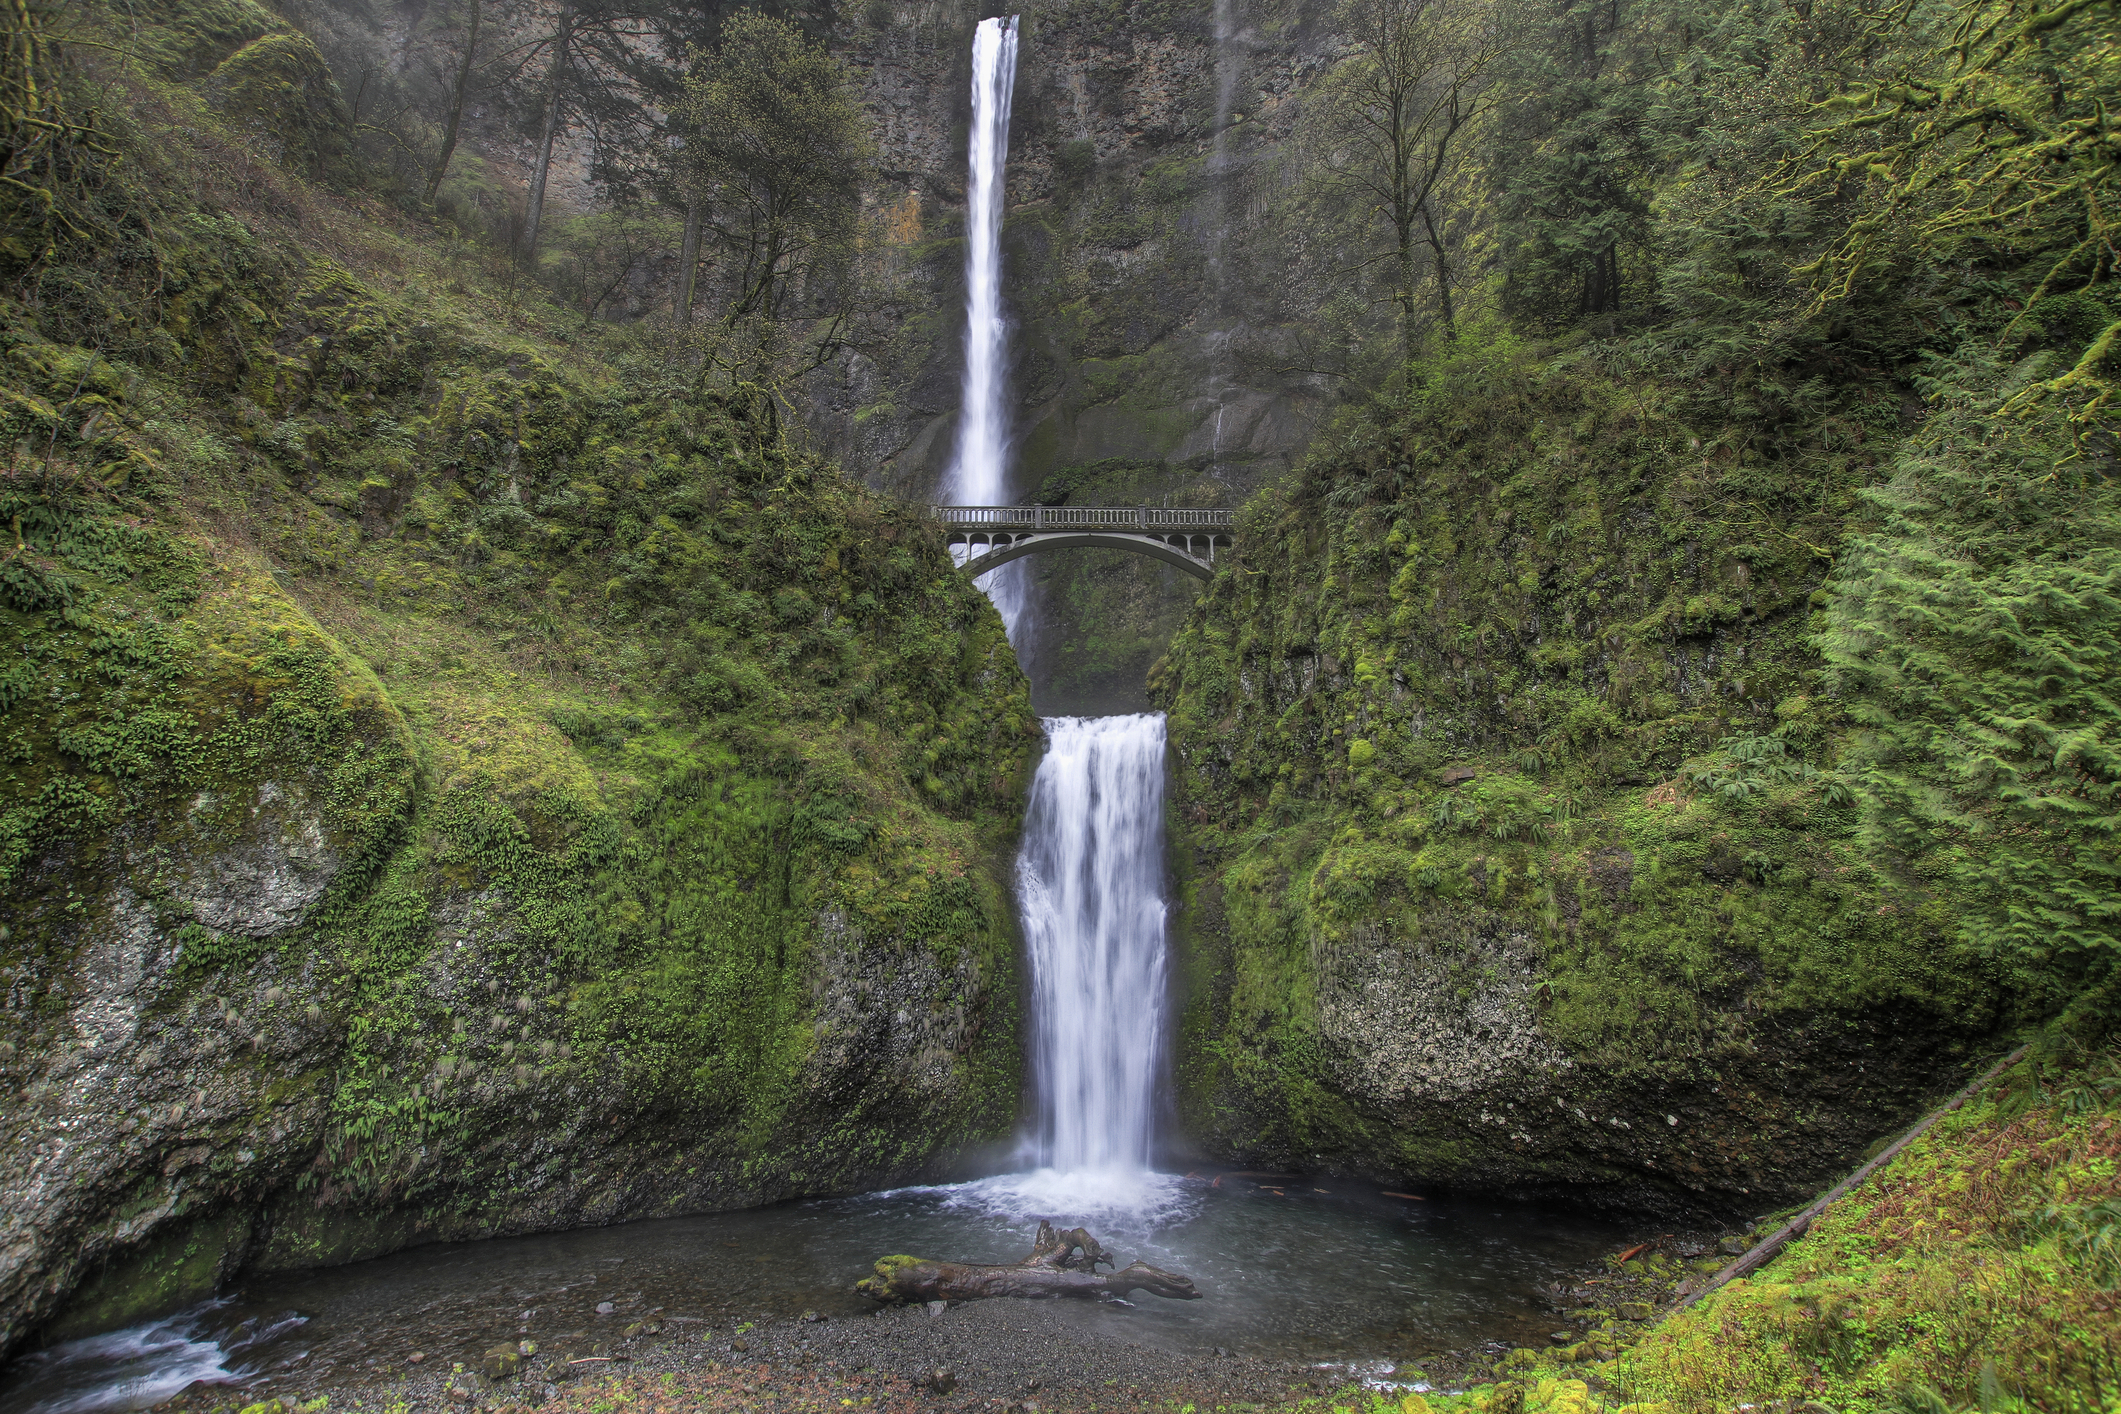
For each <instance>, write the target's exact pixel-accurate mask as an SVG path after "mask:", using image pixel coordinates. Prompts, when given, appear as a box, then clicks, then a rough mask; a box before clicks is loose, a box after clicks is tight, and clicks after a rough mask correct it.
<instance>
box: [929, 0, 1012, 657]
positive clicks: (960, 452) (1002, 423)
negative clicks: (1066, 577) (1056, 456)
mask: <svg viewBox="0 0 2121 1414" xmlns="http://www.w3.org/2000/svg"><path fill="white" fill-rule="evenodd" d="M1015 91H1016V16H1014V15H1010V16H1008V17H1006V18H1004V17H1001V16H996V17H995V18H993V19H987V20H981V21H980V24H979V29H978V31H977V32H976V33H975V34H974V35H973V39H972V132H971V138H970V141H969V143H968V144H967V152H966V166H967V177H966V183H965V376H964V397H963V401H962V405H961V408H960V411H959V414H958V424H957V449H956V453H955V455H954V456H953V457H952V458H951V462H950V469H949V470H948V471H947V472H946V473H945V474H944V476H943V499H944V500H947V501H955V502H958V503H959V504H962V505H976V506H995V505H1001V504H1003V503H1004V502H1006V501H1007V500H1008V483H1007V478H1006V475H1005V473H1006V471H1007V462H1008V456H1009V405H1008V383H1009V320H1008V315H1007V314H1006V313H1005V312H1004V310H1003V308H1002V212H1003V207H1004V199H1003V198H1004V186H1005V184H1006V183H1005V174H1006V169H1007V167H1008V164H1009V105H1010V102H1011V99H1012V98H1013V96H1014V94H1015ZM984 578H985V583H984V587H985V589H986V591H987V597H988V598H990V599H992V600H993V601H994V607H995V608H997V609H999V610H1000V611H1001V615H1002V623H1003V625H1004V626H1005V627H1006V628H1007V629H1008V631H1009V637H1010V640H1011V641H1012V642H1013V641H1014V640H1015V638H1016V625H1017V620H1018V619H1019V618H1020V617H1021V616H1022V611H1023V598H1024V592H1023V567H1022V566H1021V565H1004V566H1002V567H1001V568H1000V569H997V570H994V571H992V572H990V573H989V574H987V575H986V576H985V577H984Z"/></svg>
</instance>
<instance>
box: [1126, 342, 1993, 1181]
mask: <svg viewBox="0 0 2121 1414" xmlns="http://www.w3.org/2000/svg"><path fill="white" fill-rule="evenodd" d="M1536 358H1537V356H1536V355H1532V354H1525V355H1522V356H1521V357H1520V359H1519V360H1518V361H1517V363H1516V364H1514V365H1513V364H1512V363H1511V362H1510V361H1509V360H1507V359H1504V358H1502V357H1500V356H1495V355H1489V354H1483V355H1482V360H1483V361H1482V362H1481V364H1480V366H1479V367H1478V368H1477V369H1475V368H1471V367H1468V368H1465V369H1462V370H1458V371H1456V372H1454V371H1452V370H1450V369H1448V368H1445V369H1443V370H1441V372H1440V374H1439V378H1440V380H1441V382H1440V386H1442V387H1445V388H1447V389H1448V396H1444V397H1439V398H1437V399H1436V401H1435V404H1434V406H1435V408H1436V409H1438V410H1437V411H1436V412H1434V413H1433V414H1423V415H1421V416H1417V417H1410V418H1409V419H1408V420H1407V422H1406V424H1405V425H1394V426H1391V427H1389V428H1387V429H1383V430H1382V431H1381V434H1380V436H1379V439H1378V442H1379V445H1378V447H1377V448H1375V449H1372V450H1371V451H1369V452H1367V453H1364V452H1354V453H1350V454H1349V456H1348V459H1347V461H1346V462H1345V463H1343V462H1339V461H1335V460H1333V459H1330V458H1327V457H1323V456H1321V457H1320V458H1318V459H1317V460H1316V461H1314V462H1313V463H1312V464H1310V465H1309V466H1308V467H1307V468H1306V470H1305V471H1304V472H1303V473H1300V474H1299V475H1298V476H1296V477H1291V478H1289V480H1288V481H1286V482H1284V483H1283V486H1282V488H1281V494H1280V495H1278V496H1277V497H1275V498H1271V499H1269V498H1261V500H1260V501H1259V502H1257V503H1255V504H1254V506H1252V507H1251V508H1250V509H1249V510H1248V513H1247V516H1246V520H1245V521H1244V522H1243V523H1242V525H1241V531H1240V535H1239V539H1238V557H1239V563H1238V564H1237V565H1236V566H1235V567H1234V569H1233V570H1232V572H1230V573H1226V574H1222V575H1218V576H1217V578H1216V580H1215V582H1214V583H1213V584H1212V585H1211V586H1210V587H1209V589H1208V591H1207V592H1206V593H1205V594H1204V595H1203V596H1202V598H1201V599H1200V600H1199V601H1198V602H1197V603H1196V605H1195V606H1194V609H1193V611H1192V612H1191V614H1190V615H1189V617H1188V618H1187V620H1186V623H1185V624H1184V626H1183V628H1182V629H1181V631H1180V633H1179V634H1178V636H1177V638H1176V640H1175V641H1174V642H1173V644H1172V646H1171V649H1170V652H1169V654H1168V656H1167V658H1166V660H1165V662H1164V664H1163V665H1162V667H1160V668H1159V669H1158V671H1157V673H1156V675H1155V678H1154V681H1153V684H1152V687H1153V692H1154V695H1155V698H1156V701H1157V704H1158V705H1159V706H1162V707H1164V708H1166V709H1167V710H1168V711H1169V713H1170V728H1169V730H1170V740H1171V743H1172V750H1173V756H1174V768H1173V787H1172V791H1171V797H1170V798H1171V801H1172V820H1173V828H1172V834H1171V838H1172V841H1173V844H1174V847H1175V849H1176V851H1177V853H1178V857H1179V863H1180V869H1179V873H1180V877H1181V878H1182V880H1183V881H1184V886H1185V891H1186V892H1185V904H1184V908H1183V910H1182V915H1181V918H1182V928H1181V931H1180V934H1179V937H1180V942H1181V955H1182V959H1183V964H1182V968H1181V971H1182V974H1183V976H1184V978H1185V1020H1184V1023H1183V1025H1182V1026H1181V1028H1180V1033H1179V1034H1180V1037H1181V1047H1180V1049H1181V1056H1180V1063H1179V1075H1180V1082H1181V1083H1180V1091H1181V1100H1180V1109H1181V1113H1182V1114H1183V1115H1184V1117H1185V1118H1186V1120H1187V1121H1188V1123H1189V1125H1190V1128H1191V1131H1192V1133H1193V1134H1194V1135H1195V1136H1197V1138H1198V1140H1199V1142H1200V1143H1201V1144H1202V1145H1203V1147H1204V1148H1205V1149H1206V1150H1207V1151H1208V1152H1209V1153H1211V1154H1212V1155H1214V1156H1215V1157H1216V1158H1218V1159H1227V1160H1229V1161H1232V1162H1238V1163H1243V1164H1245V1165H1247V1166H1260V1165H1295V1166H1303V1165H1314V1164H1315V1165H1319V1166H1324V1167H1330V1168H1336V1169H1341V1170H1345V1171H1349V1172H1359V1173H1365V1174H1369V1175H1372V1176H1375V1177H1377V1178H1379V1179H1382V1180H1386V1181H1388V1182H1391V1183H1394V1184H1399V1185H1406V1184H1420V1183H1427V1184H1433V1185H1437V1186H1440V1187H1460V1188H1466V1189H1475V1190H1480V1191H1489V1192H1507V1193H1519V1194H1526V1195H1538V1194H1545V1195H1550V1196H1566V1197H1568V1198H1569V1199H1570V1200H1572V1201H1579V1202H1580V1201H1599V1202H1607V1203H1613V1204H1616V1205H1624V1206H1628V1207H1634V1208H1643V1207H1650V1208H1656V1207H1666V1208H1674V1209H1678V1208H1688V1207H1694V1208H1712V1209H1726V1210H1728V1209H1734V1208H1735V1209H1740V1210H1751V1211H1754V1212H1758V1211H1761V1210H1765V1209H1772V1208H1774V1207H1777V1206H1780V1205H1782V1204H1784V1203H1787V1202H1790V1201H1793V1200H1796V1199H1798V1198H1801V1197H1804V1196H1806V1195H1807V1194H1809V1193H1811V1192H1814V1191H1816V1188H1817V1187H1818V1186H1819V1185H1820V1184H1821V1181H1822V1180H1826V1179H1829V1178H1830V1177H1831V1176H1832V1175H1833V1174H1834V1173H1835V1172H1836V1171H1837V1170H1838V1169H1840V1168H1842V1167H1843V1166H1844V1165H1846V1164H1847V1163H1848V1161H1849V1160H1850V1159H1851V1158H1852V1157H1853V1156H1855V1155H1858V1154H1860V1153H1861V1152H1862V1150H1863V1149H1864V1148H1865V1147H1866V1146H1867V1145H1869V1144H1870V1143H1871V1142H1873V1141H1874V1140H1876V1139H1877V1138H1878V1137H1880V1136H1881V1135H1883V1134H1886V1133H1888V1132H1890V1131H1891V1130H1893V1129H1894V1128H1895V1127H1897V1126H1898V1125H1900V1124H1902V1123H1904V1122H1905V1121H1907V1120H1908V1119H1909V1118H1911V1117H1912V1116H1913V1115H1914V1114H1916V1113H1918V1112H1919V1111H1920V1110H1921V1108H1922V1107H1923V1104H1924V1102H1925V1101H1926V1100H1928V1099H1929V1098H1931V1097H1932V1096H1935V1095H1937V1094H1939V1093H1944V1092H1948V1091H1949V1090H1950V1089H1951V1088H1953V1087H1954V1085H1955V1084H1956V1083H1958V1081H1959V1080H1960V1078H1961V1077H1962V1076H1963V1073H1964V1070H1965V1069H1966V1067H1967V1066H1968V1065H1969V1064H1970V1063H1972V1062H1973V1061H1974V1060H1975V1058H1976V1057H1977V1056H1978V1055H1979V1054H1981V1052H1982V1051H1983V1050H1984V1049H1985V1048H1987V1047H1988V1046H1990V1045H1991V1044H1992V1043H1993V1041H1994V1038H1995V1036H1996V1032H1997V1028H1999V1026H2001V1025H2003V1024H2005V1023H2007V1021H2008V1019H2009V1018H2010V1017H2011V1015H2012V1012H2013V1008H2014V1007H2016V1006H2017V1005H2019V1001H2018V998H2017V996H2016V994H2015V992H2014V983H2013V979H2012V976H2011V974H2010V972H2009V970H2008V969H2007V968H2006V967H2005V966H2003V965H2002V964H2001V963H1999V962H1997V961H1996V960H1995V959H1994V958H1992V957H1987V956H1983V955H1978V954H1975V953H1973V952H1972V951H1970V950H1969V949H1967V948H1966V947H1964V946H1962V945H1961V944H1960V943H1959V942H1958V941H1957V940H1956V933H1955V927H1954V919H1955V915H1954V903H1953V901H1952V900H1950V899H1949V898H1946V897H1942V896H1940V894H1939V893H1938V892H1937V891H1935V889H1934V888H1933V886H1932V884H1931V882H1930V881H1929V880H1927V879H1926V878H1923V877H1919V876H1915V875H1914V874H1913V873H1912V871H1906V870H1903V869H1902V868H1901V867H1900V865H1899V863H1898V862H1897V861H1895V860H1892V859H1890V858H1884V857H1881V855H1880V854H1879V853H1878V852H1877V851H1876V850H1875V848H1874V846H1873V844H1872V842H1871V840H1870V839H1869V837H1867V836H1866V834H1865V832H1864V831H1863V830H1862V829H1861V828H1860V821H1859V818H1858V815H1857V812H1856V809H1855V808H1854V804H1853V798H1852V796H1851V794H1850V793H1849V791H1848V790H1847V788H1846V786H1845V785H1839V786H1838V787H1837V782H1836V781H1835V779H1834V777H1833V775H1832V762H1833V760H1834V757H1835V754H1836V752H1837V751H1838V750H1839V742H1840V740H1841V738H1840V737H1839V735H1838V733H1839V732H1840V731H1841V730H1842V728H1843V727H1844V726H1845V723H1844V722H1842V721H1841V720H1840V719H1839V718H1838V712H1837V709H1836V708H1835V707H1834V706H1833V705H1832V704H1830V703H1828V702H1826V701H1824V700H1822V699H1823V694H1822V693H1821V691H1820V688H1819V679H1818V675H1817V674H1816V672H1815V671H1814V668H1815V665H1816V660H1815V659H1813V658H1812V657H1811V649H1810V639H1809V636H1808V635H1809V633H1810V632H1811V630H1810V629H1809V627H1808V620H1809V615H1810V610H1811V606H1812V603H1813V602H1815V601H1814V600H1813V599H1812V597H1811V595H1812V588H1813V584H1814V582H1815V581H1814V580H1813V579H1812V578H1808V577H1815V576H1817V575H1818V574H1819V573H1820V569H1819V566H1818V563H1817V562H1816V561H1812V562H1806V561H1799V560H1796V559H1794V558H1787V559H1782V560H1774V559H1770V558H1769V557H1767V556H1765V555H1764V554H1762V553H1761V552H1760V550H1759V549H1758V547H1757V546H1754V545H1744V546H1739V547H1734V548H1731V549H1728V550H1716V549H1715V548H1714V547H1712V546H1710V545H1709V544H1707V543H1706V542H1705V541H1699V540H1696V539H1694V538H1692V537H1693V534H1694V528H1693V523H1692V521H1691V520H1689V519H1688V517H1687V513H1686V512H1684V511H1682V510H1680V509H1678V507H1679V506H1680V505H1681V503H1682V501H1683V498H1682V497H1681V496H1679V495H1678V494H1677V492H1676V491H1675V490H1674V489H1673V488H1674V487H1675V486H1677V485H1678V484H1680V483H1681V482H1682V481H1683V480H1684V478H1685V477H1686V476H1687V475H1688V474H1689V469H1688V467H1687V466H1686V464H1685V463H1684V459H1683V458H1681V457H1678V456H1673V457H1666V456H1664V455H1663V454H1662V453H1660V452H1656V451H1649V452H1645V451H1643V450H1641V449H1642V448H1645V447H1651V448H1660V447H1685V446H1687V445H1688V439H1689V437H1690V435H1691V434H1690V432H1689V431H1688V430H1687V429H1686V428H1685V427H1683V426H1680V425H1678V424H1676V423H1674V422H1662V421H1656V420H1652V421H1650V422H1649V423H1648V424H1647V426H1646V425H1645V424H1644V423H1643V422H1642V421H1640V420H1638V415H1637V414H1634V413H1630V414H1629V415H1627V416H1626V417H1613V418H1610V419H1609V418H1608V417H1607V415H1606V414H1605V413H1604V412H1603V411H1602V410H1594V407H1593V404H1594V401H1595V399H1597V398H1601V397H1606V396H1608V395H1609V394H1610V391H1611V390H1610V389H1609V388H1608V387H1606V386H1605V385H1602V384H1597V383H1596V382H1595V381H1594V380H1593V379H1592V378H1590V377H1589V376H1588V375H1585V374H1583V373H1581V372H1579V371H1573V370H1572V371H1561V370H1559V369H1556V368H1548V367H1544V366H1541V365H1539V364H1538V363H1537V361H1536ZM1453 379H1458V380H1460V381H1455V382H1454V381H1451V380H1453ZM1615 405H1617V400H1616V401H1614V402H1607V403H1604V404H1599V405H1597V407H1598V409H1602V408H1608V407H1612V406H1615ZM1571 418H1573V419H1574V420H1573V421H1571V420H1570V419H1571ZM1564 428H1565V430H1556V429H1564ZM1387 454H1389V455H1393V456H1396V455H1404V456H1406V457H1408V458H1409V460H1410V462H1413V463H1418V465H1410V464H1406V463H1401V464H1398V465H1396V466H1395V465H1392V464H1390V463H1389V462H1388V459H1387ZM1586 468H1588V469H1589V470H1588V471H1586V470H1585V469H1586ZM1617 468H1625V469H1626V470H1625V472H1624V473H1623V472H1622V471H1620V470H1617ZM1343 493H1345V494H1343ZM1583 526H1602V527H1607V528H1608V530H1607V531H1606V532H1605V533H1600V534H1596V535H1592V534H1590V533H1588V532H1586V533H1584V534H1583V535H1581V536H1578V535H1577V534H1576V533H1575V532H1576V528H1577V527H1583ZM1616 527H1625V529H1624V530H1618V529H1612V528H1616ZM1672 546H1679V547H1682V548H1681V550H1680V551H1678V552H1674V551H1672V550H1671V549H1670V548H1669V547H1672ZM1659 547H1666V548H1662V549H1660V548H1659ZM1763 763H1765V764H1763Z"/></svg>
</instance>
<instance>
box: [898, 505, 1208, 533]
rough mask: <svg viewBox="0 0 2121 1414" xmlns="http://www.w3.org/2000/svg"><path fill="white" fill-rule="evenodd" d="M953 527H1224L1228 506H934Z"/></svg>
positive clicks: (1148, 529) (1147, 530) (1149, 529)
mask: <svg viewBox="0 0 2121 1414" xmlns="http://www.w3.org/2000/svg"><path fill="white" fill-rule="evenodd" d="M932 509H933V512H934V515H935V518H936V519H937V520H939V521H941V522H942V523H943V524H944V525H946V526H948V527H949V528H950V529H952V530H1029V531H1033V532H1037V531H1041V530H1090V529H1096V530H1119V531H1128V530H1134V531H1141V532H1144V533H1151V532H1155V531H1159V530H1177V531H1186V530H1192V531H1200V530H1228V529H1230V528H1232V527H1233V526H1235V525H1236V524H1237V512H1236V511H1231V510H1220V509H1215V510H1196V509H1180V510H1174V509H1172V508H1171V507H1169V506H935V507H933V508H932Z"/></svg>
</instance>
